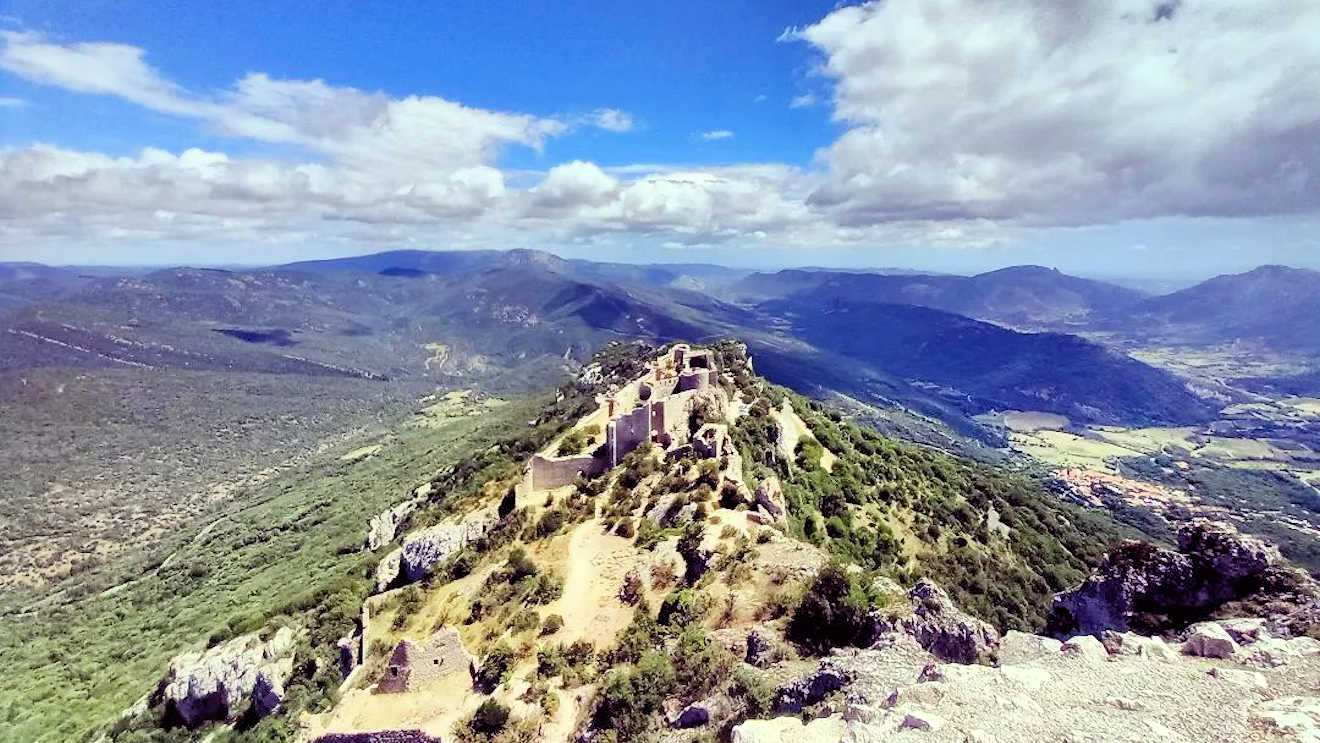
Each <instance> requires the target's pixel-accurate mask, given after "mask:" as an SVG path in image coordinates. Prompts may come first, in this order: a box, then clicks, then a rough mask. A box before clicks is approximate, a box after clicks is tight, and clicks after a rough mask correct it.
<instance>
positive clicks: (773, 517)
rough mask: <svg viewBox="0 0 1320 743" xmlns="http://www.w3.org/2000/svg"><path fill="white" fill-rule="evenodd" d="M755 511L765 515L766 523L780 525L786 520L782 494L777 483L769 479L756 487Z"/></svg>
mask: <svg viewBox="0 0 1320 743" xmlns="http://www.w3.org/2000/svg"><path fill="white" fill-rule="evenodd" d="M756 508H757V511H759V512H762V513H764V514H765V516H764V518H763V520H764V521H766V522H767V523H772V524H773V523H782V522H783V521H785V520H786V519H787V516H785V514H786V513H787V508H786V507H785V504H784V494H783V492H782V491H781V490H780V488H779V481H778V480H776V479H774V478H770V479H767V480H766V481H765V482H762V483H761V484H760V485H758V486H757V487H756Z"/></svg>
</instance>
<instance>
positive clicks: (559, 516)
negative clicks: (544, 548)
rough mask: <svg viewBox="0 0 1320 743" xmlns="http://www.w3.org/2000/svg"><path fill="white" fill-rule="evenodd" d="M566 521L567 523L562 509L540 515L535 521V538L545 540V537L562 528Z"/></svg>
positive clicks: (552, 509)
mask: <svg viewBox="0 0 1320 743" xmlns="http://www.w3.org/2000/svg"><path fill="white" fill-rule="evenodd" d="M566 521H568V514H567V513H565V512H564V509H562V508H551V509H550V510H548V511H546V512H545V513H543V514H541V518H540V519H539V520H537V522H536V528H535V534H536V538H537V539H545V538H546V537H548V536H550V535H552V534H555V533H556V532H558V531H559V530H560V529H561V528H563V526H564V523H565V522H566Z"/></svg>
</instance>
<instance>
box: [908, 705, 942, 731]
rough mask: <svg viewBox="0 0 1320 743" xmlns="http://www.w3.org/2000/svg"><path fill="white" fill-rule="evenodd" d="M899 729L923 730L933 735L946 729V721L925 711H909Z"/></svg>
mask: <svg viewBox="0 0 1320 743" xmlns="http://www.w3.org/2000/svg"><path fill="white" fill-rule="evenodd" d="M899 727H900V728H902V729H904V730H922V731H925V732H930V733H933V732H935V731H937V730H939V729H940V728H942V727H944V719H943V718H941V717H939V716H937V715H936V714H935V713H934V712H931V711H929V710H924V709H914V710H908V712H907V714H905V715H904V716H903V722H901V723H899Z"/></svg>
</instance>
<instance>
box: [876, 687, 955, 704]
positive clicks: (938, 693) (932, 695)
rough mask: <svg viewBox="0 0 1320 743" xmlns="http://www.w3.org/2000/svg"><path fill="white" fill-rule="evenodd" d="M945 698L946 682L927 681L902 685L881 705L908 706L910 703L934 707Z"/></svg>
mask: <svg viewBox="0 0 1320 743" xmlns="http://www.w3.org/2000/svg"><path fill="white" fill-rule="evenodd" d="M943 699H944V684H943V683H940V682H925V683H916V684H910V685H908V686H900V687H898V688H897V689H894V690H893V691H892V692H890V693H889V696H888V697H886V698H885V700H884V701H883V702H881V703H880V706H881V707H883V708H885V709H893V708H895V707H899V706H902V707H907V706H909V705H923V704H924V705H926V706H928V707H934V706H936V705H937V704H939V703H940V701H941V700H943Z"/></svg>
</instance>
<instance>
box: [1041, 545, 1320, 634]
mask: <svg viewBox="0 0 1320 743" xmlns="http://www.w3.org/2000/svg"><path fill="white" fill-rule="evenodd" d="M1282 584H1289V585H1293V586H1294V590H1292V591H1291V592H1287V593H1285V592H1282V591H1280V590H1278V588H1279V587H1280V586H1281V585H1282ZM1236 602H1248V603H1250V602H1269V603H1270V604H1271V617H1270V622H1271V624H1272V626H1273V627H1274V629H1275V631H1277V632H1279V633H1281V634H1285V635H1290V634H1293V633H1298V634H1304V633H1305V632H1306V631H1307V629H1308V627H1310V626H1318V627H1320V624H1317V620H1320V610H1318V608H1320V589H1317V587H1316V586H1315V583H1314V581H1311V580H1310V579H1309V577H1307V576H1305V575H1304V574H1301V573H1299V572H1297V571H1294V570H1292V569H1290V568H1287V567H1284V566H1282V565H1281V560H1280V558H1279V555H1278V552H1277V550H1275V549H1274V548H1273V547H1271V546H1269V545H1267V544H1265V543H1264V542H1262V541H1261V540H1259V539H1256V538H1253V537H1248V536H1244V535H1241V534H1238V533H1237V532H1236V531H1235V530H1234V529H1233V528H1232V527H1231V526H1228V525H1226V524H1221V523H1216V522H1211V521H1206V520H1198V521H1194V522H1192V523H1190V524H1188V525H1186V526H1184V527H1183V529H1182V530H1181V531H1180V532H1179V535H1178V549H1177V550H1176V551H1175V550H1170V549H1165V548H1161V547H1156V546H1153V545H1150V544H1147V543H1144V542H1128V543H1126V544H1124V545H1122V546H1120V547H1119V548H1117V549H1115V550H1114V551H1113V552H1111V553H1110V554H1109V555H1108V556H1107V557H1106V558H1105V559H1104V561H1102V562H1101V563H1100V565H1098V566H1097V567H1096V569H1095V570H1094V571H1093V572H1092V573H1091V575H1090V576H1088V577H1087V578H1086V580H1085V581H1083V582H1082V584H1081V585H1079V586H1077V587H1076V588H1073V589H1071V590H1069V591H1065V592H1063V593H1060V594H1057V595H1056V596H1055V598H1054V604H1053V607H1052V609H1051V611H1050V617H1049V621H1048V624H1047V627H1046V631H1047V632H1048V633H1049V634H1052V635H1054V636H1056V637H1063V636H1069V635H1073V634H1099V633H1100V632H1102V631H1104V630H1117V631H1120V632H1121V631H1126V630H1129V629H1134V630H1138V631H1143V632H1154V633H1158V632H1167V631H1176V630H1180V629H1182V628H1183V627H1186V626H1187V625H1188V624H1190V623H1191V622H1194V621H1196V620H1198V619H1204V618H1207V617H1210V616H1212V615H1214V614H1215V612H1216V611H1217V610H1220V609H1221V607H1225V606H1226V605H1230V606H1231V605H1232V604H1234V603H1236Z"/></svg>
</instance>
